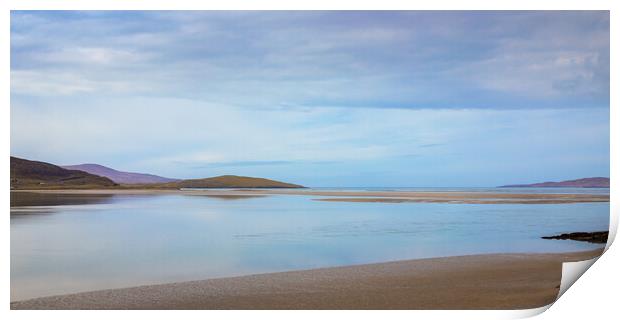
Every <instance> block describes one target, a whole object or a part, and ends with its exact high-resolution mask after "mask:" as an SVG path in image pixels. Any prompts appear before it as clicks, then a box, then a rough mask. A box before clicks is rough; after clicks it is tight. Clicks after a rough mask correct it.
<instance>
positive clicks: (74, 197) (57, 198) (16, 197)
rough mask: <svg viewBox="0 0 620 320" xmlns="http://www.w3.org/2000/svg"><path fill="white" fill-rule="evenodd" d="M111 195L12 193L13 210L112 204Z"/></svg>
mask: <svg viewBox="0 0 620 320" xmlns="http://www.w3.org/2000/svg"><path fill="white" fill-rule="evenodd" d="M113 197H114V195H111V194H64V193H57V194H53V193H36V192H21V191H20V192H15V191H13V192H11V208H13V207H38V206H61V205H63V206H64V205H83V204H98V203H110V202H111V201H112V198H113Z"/></svg>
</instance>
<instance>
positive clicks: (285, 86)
mask: <svg viewBox="0 0 620 320" xmlns="http://www.w3.org/2000/svg"><path fill="white" fill-rule="evenodd" d="M11 27H12V30H11V37H12V40H11V54H12V60H11V66H12V82H16V83H17V86H12V91H14V92H16V93H20V94H24V95H39V94H42V93H41V92H42V91H46V88H50V87H51V88H56V86H57V84H56V82H55V81H53V80H52V78H54V76H55V75H56V74H57V73H59V72H60V73H62V74H64V77H67V78H72V79H79V82H80V83H85V84H86V87H87V89H84V88H82V86H78V85H76V84H75V83H69V84H67V85H66V87H67V88H64V89H62V88H61V89H60V90H51V89H49V90H47V94H48V95H52V94H60V95H67V94H80V93H82V92H84V91H87V92H92V93H96V94H100V95H105V94H109V91H110V89H112V90H113V91H114V92H113V93H115V94H116V93H119V92H117V91H118V90H115V88H119V87H129V88H135V92H137V93H139V94H148V95H158V96H168V97H170V96H172V97H178V98H191V99H198V100H204V101H209V102H217V103H222V104H229V105H235V106H242V107H247V108H273V107H278V106H288V107H314V106H338V107H370V108H413V109H419V108H549V107H553V108H562V107H585V106H587V107H590V106H594V107H607V106H608V104H609V13H608V12H604V11H600V12H599V11H595V12H590V11H584V12H554V11H549V12H484V13H483V12H449V11H448V12H415V11H414V12H329V11H327V12H321V11H314V12H270V11H262V12H200V11H198V12H196V11H192V12H122V11H121V12H79V11H78V12H62V11H60V12H20V11H13V12H12V26H11ZM28 73H30V74H32V73H36V74H37V76H36V77H30V78H29V79H28V83H29V85H28V86H25V85H23V82H24V81H21V80H20V79H19V77H20V76H23V74H28ZM73 82H76V81H73ZM20 83H22V84H20ZM115 84H119V85H118V86H115ZM119 94H131V93H130V92H124V91H122V90H121V92H120V93H119Z"/></svg>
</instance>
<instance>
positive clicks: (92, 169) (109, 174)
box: [62, 163, 179, 184]
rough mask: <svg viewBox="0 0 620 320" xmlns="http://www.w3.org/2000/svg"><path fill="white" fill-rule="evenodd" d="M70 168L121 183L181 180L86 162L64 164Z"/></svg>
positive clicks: (66, 167)
mask: <svg viewBox="0 0 620 320" xmlns="http://www.w3.org/2000/svg"><path fill="white" fill-rule="evenodd" d="M62 167H63V168H65V169H69V170H80V171H84V172H88V173H90V174H94V175H97V176H101V177H106V178H109V179H110V180H112V181H114V182H116V183H121V184H151V183H166V182H173V181H179V180H178V179H170V178H164V177H160V176H156V175H154V174H146V173H136V172H125V171H118V170H114V169H112V168H108V167H105V166H102V165H99V164H93V163H85V164H78V165H71V166H62Z"/></svg>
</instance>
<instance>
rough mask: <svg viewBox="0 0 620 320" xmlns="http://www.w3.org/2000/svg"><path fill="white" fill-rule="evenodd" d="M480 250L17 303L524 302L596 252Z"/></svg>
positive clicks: (550, 295)
mask: <svg viewBox="0 0 620 320" xmlns="http://www.w3.org/2000/svg"><path fill="white" fill-rule="evenodd" d="M602 252H603V249H602V248H601V249H596V250H591V251H580V252H568V253H543V254H540V253H517V254H483V255H466V256H453V257H442V258H427V259H416V260H401V261H392V262H382V263H373V264H363V265H353V266H341V267H330V268H320V269H310V270H301V271H287V272H277V273H266V274H256V275H248V276H239V277H230V278H216V279H207V280H198V281H189V282H177V283H168V284H158V285H147V286H138V287H130V288H121V289H110V290H101V291H92V292H82V293H75V294H66V295H59V296H51V297H43V298H34V299H29V300H22V301H14V302H11V304H10V307H11V309H12V310H17V309H529V308H536V307H541V306H544V305H548V304H550V303H552V302H553V301H554V300H555V299H556V297H557V294H558V292H559V285H560V280H561V275H562V262H567V261H581V260H587V259H591V258H594V257H597V256H599V255H600V254H601V253H602Z"/></svg>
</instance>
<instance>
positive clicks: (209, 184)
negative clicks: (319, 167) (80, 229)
mask: <svg viewBox="0 0 620 320" xmlns="http://www.w3.org/2000/svg"><path fill="white" fill-rule="evenodd" d="M77 168H79V170H76V169H77ZM99 188H104V189H109V188H122V189H130V188H146V189H181V188H304V187H303V186H301V185H297V184H292V183H286V182H280V181H275V180H270V179H264V178H254V177H243V176H234V175H223V176H218V177H211V178H204V179H188V180H179V179H171V178H164V177H160V176H156V175H151V174H144V173H134V172H123V171H118V170H114V169H112V168H108V167H105V166H101V165H97V164H84V165H77V166H65V167H60V166H57V165H54V164H51V163H46V162H41V161H31V160H26V159H20V158H17V157H11V189H99Z"/></svg>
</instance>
